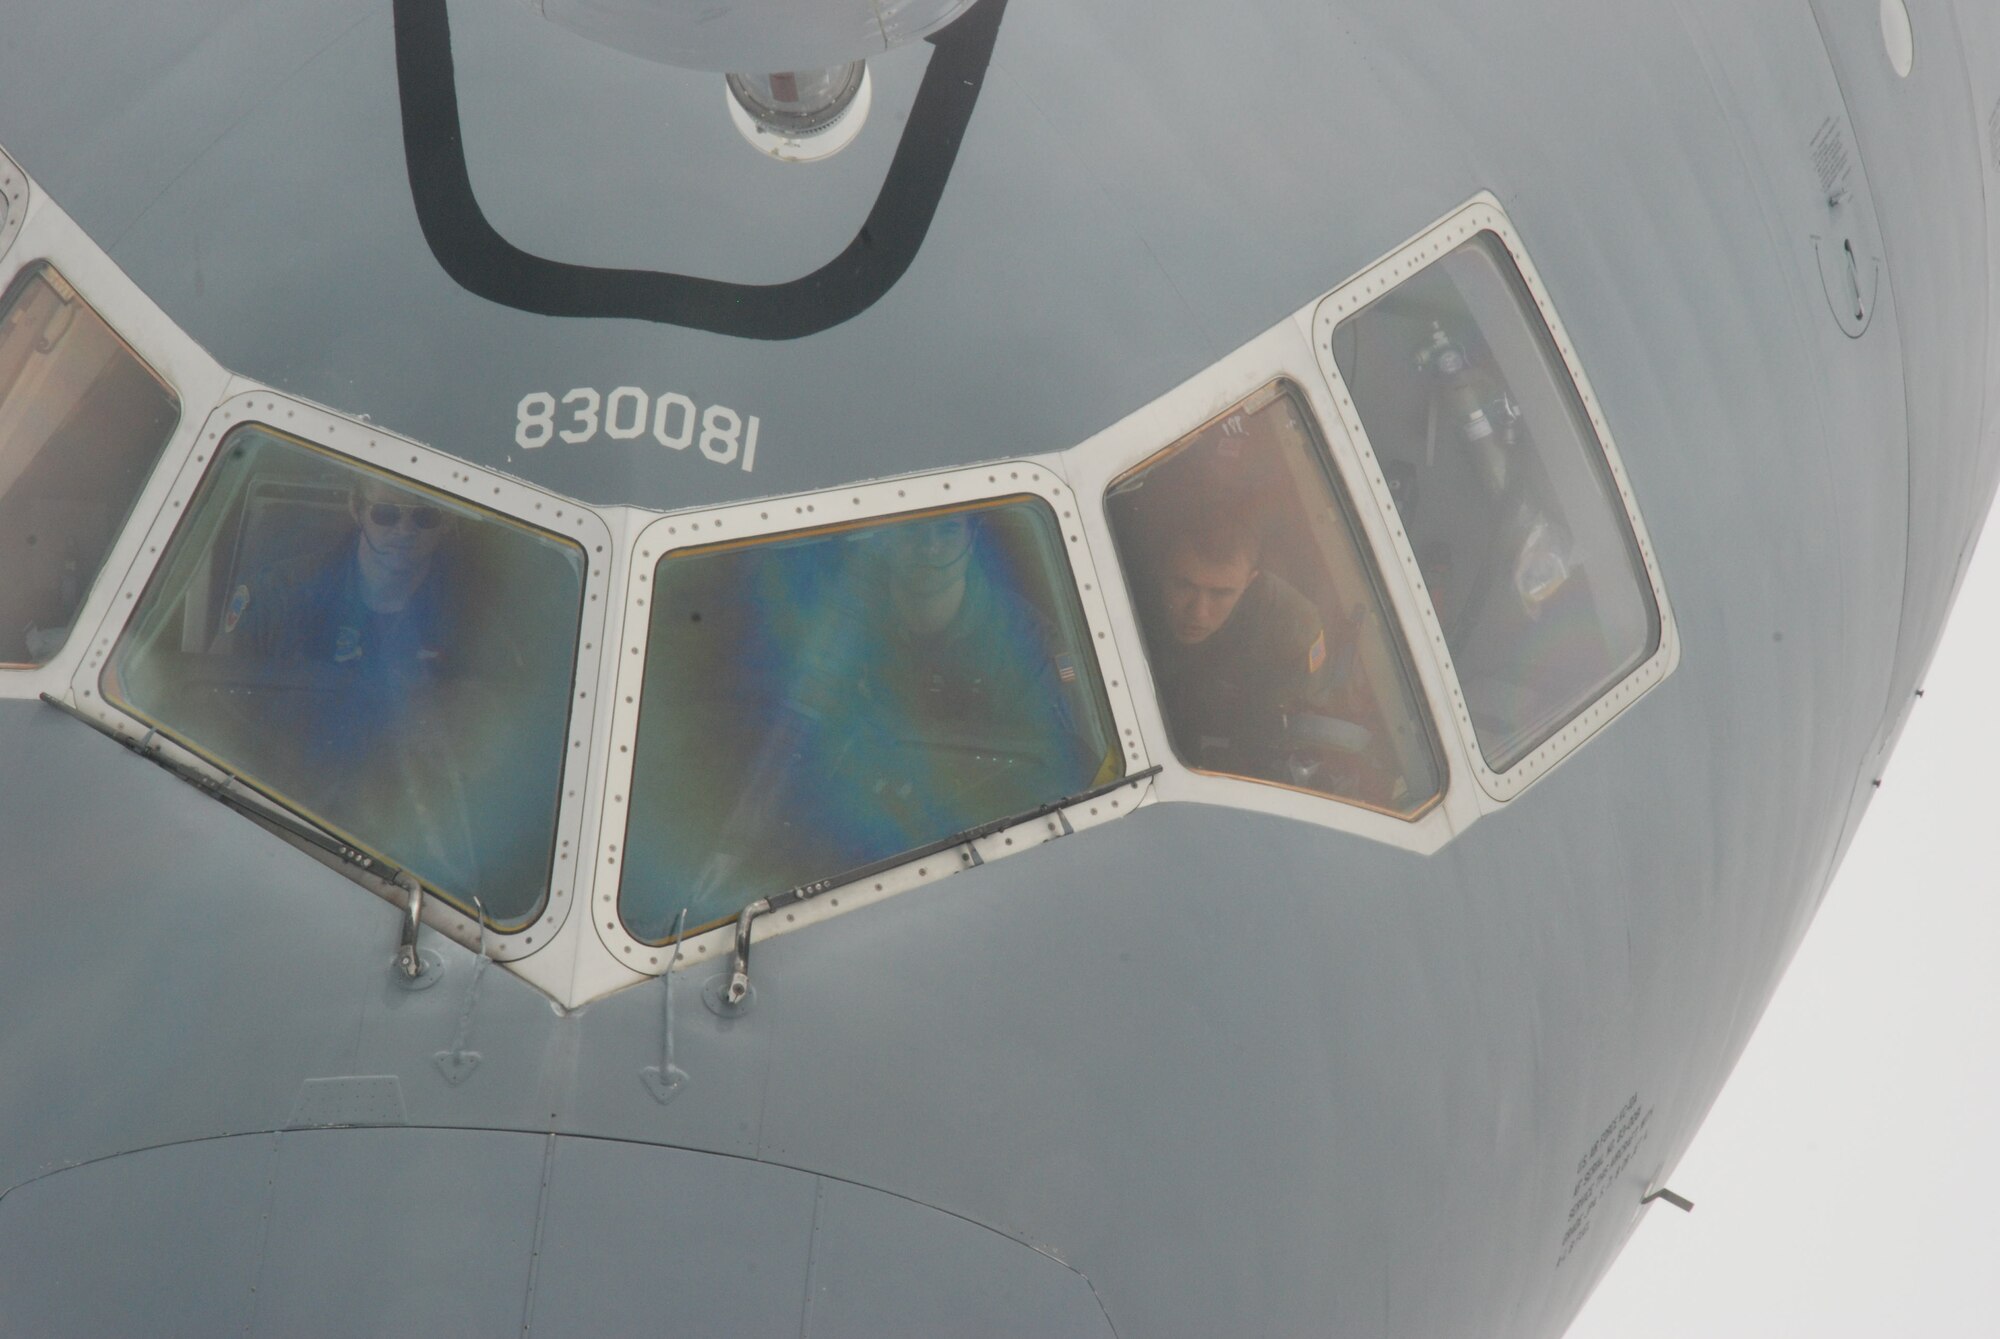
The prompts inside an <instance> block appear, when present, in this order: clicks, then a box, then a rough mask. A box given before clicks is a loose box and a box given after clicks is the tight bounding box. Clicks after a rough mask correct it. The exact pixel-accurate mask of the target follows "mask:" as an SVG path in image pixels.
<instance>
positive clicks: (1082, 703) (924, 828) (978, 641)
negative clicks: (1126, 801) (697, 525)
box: [619, 497, 1125, 943]
mask: <svg viewBox="0 0 2000 1339" xmlns="http://www.w3.org/2000/svg"><path fill="white" fill-rule="evenodd" d="M651 575H652V592H651V597H650V598H651V603H652V612H651V625H650V631H649V633H648V641H647V646H646V662H645V663H646V669H645V677H644V685H643V696H642V697H641V699H640V705H639V722H638V731H637V743H636V746H635V750H636V751H635V759H634V768H633V775H632V804H631V810H630V812H631V820H630V824H629V828H628V831H627V834H626V840H625V846H626V851H625V873H624V878H623V882H622V885H621V891H620V894H619V909H620V913H621V915H622V917H623V920H624V923H625V928H626V930H627V931H628V932H629V933H630V934H631V935H632V936H633V937H634V938H636V939H640V940H643V941H647V942H651V943H660V942H663V941H664V940H665V939H667V938H668V937H669V936H670V935H671V934H672V932H673V929H674V925H675V922H676V920H677V919H678V917H679V914H680V912H681V911H682V910H685V911H686V912H687V919H686V925H687V929H688V931H689V932H690V933H692V932H694V931H696V930H698V929H701V928H704V927H706V926H709V925H712V924H715V923H717V922H719V921H722V920H725V919H727V918H729V917H732V916H734V915H735V914H736V913H737V912H738V911H739V910H740V909H741V908H742V907H744V906H745V905H747V904H748V903H750V902H752V901H754V900H756V899H758V898H760V897H766V896H770V895H774V894H777V893H781V892H784V891H786V890H788V889H791V888H794V887H798V886H800V885H803V884H806V883H809V882H813V881H816V880H819V879H825V878H830V877H834V876H838V875H841V874H844V873H847V872H848V871H851V870H854V869H856V868H859V867H861V866H864V865H867V864H870V863H873V862H877V861H880V860H883V859H887V858H891V857H894V856H896V855H898V854H900V853H903V852H908V851H914V850H916V849H918V848H920V847H922V846H924V845H926V844H928V843H931V842H935V841H939V840H942V839H945V838H948V837H950V836H952V835H954V834H956V833H960V832H963V831H966V830H967V829H969V828H971V827H973V826H975V825H978V824H981V823H985V822H990V821H993V820H997V819H1004V818H1007V817H1009V816H1012V815H1015V814H1022V813H1026V812H1027V811H1030V810H1032V809H1034V808H1036V807H1037V806H1039V805H1043V804H1047V803H1050V802H1052V801H1056V800H1060V799H1063V798H1065V797H1068V796H1070V795H1074V794H1077V793H1078V792H1081V791H1084V790H1086V789H1088V788H1090V787H1091V786H1093V785H1096V784H1102V783H1104V782H1107V781H1111V780H1115V779H1116V778H1118V777H1120V776H1122V775H1124V769H1125V760H1124V757H1123V753H1122V751H1121V749H1120V747H1119V744H1118V737H1117V730H1116V728H1115V726H1114V725H1113V721H1112V716H1111V709H1110V705H1109V703H1108V701H1107V699H1106V696H1105V691H1104V687H1103V684H1102V682H1101V681H1100V679H1099V673H1098V668H1097V664H1096V660H1095V657H1094V656H1093V655H1092V654H1091V652H1090V633H1089V632H1088V630H1087V626H1086V624H1085V621H1084V614H1083V610H1082V608H1081V606H1080V604H1079V602H1078V596H1077V592H1076V588H1075V584H1074V581H1073V580H1072V578H1071V577H1070V575H1069V569H1068V564H1067V563H1066V562H1065V560H1064V554H1063V536H1062V532H1061V530H1060V528H1059V524H1058V522H1057V520H1056V517H1055V515H1054V513H1053V511H1052V510H1051V509H1050V507H1049V505H1048V504H1047V503H1046V502H1044V501H1042V500H1040V499H1039V498H1032V497H1011V498H1003V499H1000V500H997V501H989V502H982V503H979V504H976V505H972V506H963V507H953V508H945V509H935V510H929V511H923V512H916V513H910V514H907V515H903V516H898V517H893V518H890V519H886V520H878V521H871V522H868V523H865V524H858V525H850V526H841V527H832V528H826V529H818V530H810V531H804V532H796V533H791V534H785V535H779V536H775V537H771V538H764V539H757V540H753V541H748V542H743V543H733V544H723V545H715V546H711V547H707V548H693V549H681V550H676V551H674V552H670V553H668V554H667V555H666V556H665V557H664V558H663V559H661V560H660V562H659V564H658V565H657V567H655V568H654V570H653V572H652V574H651ZM642 579H643V578H642Z"/></svg>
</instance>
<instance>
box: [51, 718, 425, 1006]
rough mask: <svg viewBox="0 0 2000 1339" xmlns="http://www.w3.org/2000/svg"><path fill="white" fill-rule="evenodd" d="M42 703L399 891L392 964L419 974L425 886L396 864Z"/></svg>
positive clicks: (230, 775)
mask: <svg viewBox="0 0 2000 1339" xmlns="http://www.w3.org/2000/svg"><path fill="white" fill-rule="evenodd" d="M41 698H42V701H44V702H46V703H48V704H49V705H50V706H52V707H54V708H55V709H56V710H57V711H60V712H62V713H63V714H64V715H66V716H71V717H74V718H75V719H77V720H79V721H82V722H83V723H84V724H85V725H87V726H89V727H90V728H91V729H93V730H95V731H97V733H99V734H101V735H103V736H104V737H105V738H106V739H110V740H114V741H116V742H117V743H119V744H122V745H124V746H125V747H126V748H127V749H129V750H131V751H132V752H133V753H136V754H138V755H139V756H140V757H141V758H144V759H146V760H147V761H148V762H150V763H153V764H154V765H155V766H157V767H160V768H162V769H163V770H165V771H166V772H168V773H169V774H171V775H173V776H176V777H179V778H180V779H181V780H182V781H185V782H187V783H188V784H189V785H190V786H193V787H194V788H195V789H196V790H198V791H200V792H201V793H202V794H204V795H207V796H208V797H210V798H211V799H215V800H220V801H221V802H222V803H223V804H225V805H227V806H229V807H230V808H231V809H234V810H235V811H236V812H237V813H239V814H242V815H243V816H244V817H245V818H248V819H251V820H253V821H255V822H259V823H265V824H268V825H269V826H271V827H274V828H277V829H278V830H279V831H281V832H283V833H284V834H285V835H287V836H289V837H292V838H294V839H296V840H298V841H301V842H304V843H305V844H306V845H308V846H311V847H313V848H314V849H315V850H319V851H324V852H325V853H326V854H327V855H329V856H332V857H333V858H334V859H335V860H338V861H340V862H341V863H342V864H343V865H347V866H349V867H351V868H354V869H358V870H360V871H362V872H363V873H364V874H368V875H370V876H372V877H374V878H377V879H380V880H381V881H382V882H384V883H387V884H390V885H392V886H394V887H396V888H398V889H400V890H402V892H403V895H404V918H403V929H402V935H401V938H400V940H399V941H398V944H397V948H396V965H397V967H398V969H400V970H401V971H402V973H403V975H404V976H405V977H407V978H409V979H411V980H415V979H416V978H417V977H419V976H422V975H423V972H424V963H423V959H422V957H421V956H420V955H419V954H418V952H417V926H418V925H419V924H420V923H421V922H422V919H423V908H424V886H423V884H422V883H420V882H418V880H417V878H416V876H415V875H413V874H411V873H410V872H409V871H408V870H406V869H403V868H402V867H400V866H398V865H394V864H391V863H390V862H389V861H387V860H383V859H382V858H380V857H379V856H374V855H370V854H369V853H368V852H366V851H364V850H362V849H361V848H359V847H357V846H354V845H352V844H350V843H349V842H347V841H345V840H344V839H342V838H341V836H340V834H338V833H336V832H334V831H333V830H332V829H330V828H327V827H324V826H322V825H320V824H318V823H315V822H313V821H312V820H311V819H308V818H305V817H302V816H301V815H299V814H295V813H293V812H292V811H291V810H289V809H286V808H283V807H282V806H280V805H279V804H278V803H277V802H276V801H273V800H269V799H266V798H265V797H264V796H263V795H262V794H260V793H258V792H257V791H254V790H251V789H249V788H247V787H246V788H244V789H242V790H239V789H237V781H238V778H237V776H236V774H235V773H234V772H231V771H229V770H228V769H227V768H220V767H219V768H217V769H216V770H217V771H220V772H221V773H222V775H223V777H224V778H225V779H224V780H221V781H217V780H215V779H214V778H212V777H210V776H208V775H207V774H205V773H203V772H200V771H197V770H196V769H195V768H192V767H189V766H188V765H186V764H185V763H181V762H176V761H175V760H174V759H172V758H169V757H167V756H166V755H165V754H163V753H161V752H160V751H159V750H158V749H157V748H149V747H148V746H147V741H149V740H151V739H152V737H153V735H154V733H156V732H155V731H151V730H149V731H147V732H146V734H145V736H144V737H142V738H139V739H133V738H132V737H131V736H129V735H125V734H122V733H120V732H119V731H117V730H113V729H112V728H111V727H110V726H108V725H106V724H104V723H103V722H102V721H100V720H97V719H96V718H95V717H92V716H88V715H86V714H84V713H83V712H81V711H78V710H77V709H76V708H75V707H73V706H71V705H70V704H69V703H67V702H64V701H63V700H62V699H61V698H58V697H52V696H50V695H49V694H47V693H43V694H42V695H41Z"/></svg>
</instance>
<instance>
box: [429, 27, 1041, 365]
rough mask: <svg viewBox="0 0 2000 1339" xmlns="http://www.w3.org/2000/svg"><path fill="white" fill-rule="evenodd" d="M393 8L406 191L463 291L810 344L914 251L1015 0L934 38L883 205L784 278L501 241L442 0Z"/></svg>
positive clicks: (876, 292)
mask: <svg viewBox="0 0 2000 1339" xmlns="http://www.w3.org/2000/svg"><path fill="white" fill-rule="evenodd" d="M395 6H396V9H395V14H396V79H397V84H398V86H399V91H400V95H401V100H402V110H403V153H404V157H405V160H406V162H407V164H408V166H409V174H410V194H411V196H412V198H413V199H414V200H415V203H416V207H417V221H418V223H419V224H420V225H421V226H422V228H423V232H424V240H425V241H426V242H428V243H429V244H430V248H431V254H432V255H434V256H436V257H437V262H438V264H439V265H441V266H443V267H444V271H445V273H447V274H449V275H450V276H451V277H452V278H453V279H454V280H456V281H457V282H458V283H459V284H460V285H461V286H462V287H464V288H466V289H467V290H469V291H471V292H473V293H476V294H478V295H479V296H480V297H483V298H487V299H489V300H491V301H493V302H497V303H500V304H502V305H504V306H508V307H516V308H519V309H520V310H522V311H530V312H537V313H539V314H541V315H544V316H590V317H625V318H629V319H632V320H640V321H658V322H663V323H666V324H670V325H680V326H687V327H688V328H690V329H694V330H707V331H712V332H714V333H716V334H719V335H738V336H741V337H742V338H745V339H801V338H803V337H805V336H807V335H813V334H818V333H819V332H820V331H822V330H827V329H830V328H831V327H833V326H836V325H839V324H840V323H841V322H843V321H847V320H850V319H852V318H853V317H855V316H857V315H859V314H860V313H861V312H863V311H865V310H867V309H868V308H869V307H870V306H872V305H873V304H874V303H875V301H876V300H877V299H878V298H880V297H881V296H882V295H883V294H884V293H887V292H888V291H889V290H890V288H892V287H894V286H895V283H896V281H897V280H898V279H900V278H902V277H903V272H904V271H905V270H907V269H908V268H909V267H910V262H911V261H912V260H914V259H916V255H917V250H918V248H920V247H922V246H923V244H924V236H925V234H926V233H928V232H929V231H930V226H931V219H932V217H933V216H934V215H935V214H936V213H937V207H938V201H939V200H940V199H942V198H943V195H944V185H945V182H946V180H947V179H949V178H950V176H951V169H952V164H953V162H954V161H955V160H956V159H957V157H958V146H959V143H960V142H961V141H962V140H963V139H964V137H965V128H966V125H967V124H968V123H969V122H970V121H971V119H972V109H973V107H974V106H976V105H977V104H978V102H979V91H980V89H981V87H983V85H984V83H985V78H986V67H987V64H988V62H989V61H990V60H991V59H992V56H993V44H994V41H995V39H996V38H997V37H998V36H999V32H1000V18H1001V15H1002V14H1003V13H1005V12H1006V8H1007V0H981V2H980V3H978V4H975V5H973V6H972V8H971V9H969V10H967V11H966V12H965V13H964V14H962V15H961V16H959V17H958V18H957V19H955V20H954V21H953V22H952V23H951V24H950V25H949V26H947V27H946V28H944V29H943V30H941V31H939V32H936V33H933V34H932V35H931V36H929V37H927V38H925V39H924V40H925V41H927V42H929V43H930V44H931V45H932V46H933V47H934V48H935V50H934V51H933V52H932V54H931V59H930V64H929V66H928V67H926V69H925V70H924V78H923V83H922V84H921V85H920V86H919V87H918V89H917V97H916V101H915V103H914V104H912V106H911V108H910V118H909V122H908V124H907V126H906V127H905V128H904V131H903V138H902V140H901V142H900V143H898V144H897V146H896V156H895V157H894V159H892V160H891V161H890V164H889V171H888V174H887V175H886V176H885V177H884V178H883V180H882V190H881V192H880V193H879V194H878V195H877V196H876V197H875V206H874V208H872V209H871V210H869V211H868V218H867V220H866V221H864V222H863V223H862V225H861V230H860V231H859V232H857V233H856V234H855V235H854V240H853V241H851V242H849V243H848V244H847V248H846V249H845V250H843V251H842V252H841V253H840V254H839V255H838V256H835V257H834V258H833V259H832V260H830V261H828V262H827V263H826V264H825V265H822V266H820V267H819V268H818V269H817V270H814V271H813V272H812V273H811V274H808V275H804V276H802V277H800V278H797V279H793V280H790V281H788V282H786V283H782V284H737V283H728V282H725V281H723V280H719V279H703V278H701V277H699V276H696V275H687V274H667V273H663V272H661V271H657V270H615V269H602V268H598V267H595V266H589V265H570V264H566V263H564V262H562V261H557V260H549V259H547V258H545V257H542V256H536V255H531V254H530V253H528V252H526V251H523V250H521V249H520V248H519V247H517V246H515V245H514V244H513V243H511V242H509V241H508V240H507V239H506V238H504V237H502V236H501V235H500V234H499V233H498V232H497V231H495V230H494V228H493V225H492V224H491V223H489V222H488V221H487V219H486V214H485V211H483V210H482V209H480V207H479V200H478V197H477V196H475V195H474V193H473V190H472V176H471V173H470V171H469V170H468V169H467V167H466V164H465V145H464V141H463V138H462V136H461V133H460V125H459V119H458V83H457V76H456V74H455V72H454V70H453V66H452V58H451V20H450V16H449V14H448V13H447V11H446V0H395Z"/></svg>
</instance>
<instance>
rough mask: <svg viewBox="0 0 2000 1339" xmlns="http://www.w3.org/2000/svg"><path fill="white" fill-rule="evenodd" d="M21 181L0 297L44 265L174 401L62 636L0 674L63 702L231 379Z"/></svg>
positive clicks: (3, 693) (0, 269)
mask: <svg viewBox="0 0 2000 1339" xmlns="http://www.w3.org/2000/svg"><path fill="white" fill-rule="evenodd" d="M11 167H12V160H11V159H9V160H7V161H6V163H5V164H4V165H0V173H4V172H6V171H7V170H9V169H10V168H11ZM12 170H13V171H15V172H17V173H18V172H19V169H18V168H12ZM20 180H21V190H22V192H23V195H24V198H25V199H26V200H27V208H26V210H25V211H24V213H25V217H22V218H19V219H16V218H15V217H14V216H13V211H12V210H10V211H9V222H8V228H9V230H10V231H11V232H12V233H13V244H12V246H11V249H7V250H5V252H4V254H0V293H4V292H6V291H7V290H8V289H10V288H11V287H12V286H13V284H14V281H15V280H16V279H17V278H19V277H20V275H21V272H22V271H24V270H27V269H31V268H33V267H34V266H36V265H39V264H43V263H46V264H47V265H49V267H50V268H52V269H53V270H55V271H56V273H58V274H60V275H61V276H62V277H63V281H64V282H65V283H67V284H68V285H69V286H70V287H71V288H72V289H74V290H75V291H76V294H77V296H78V297H80V298H82V299H83V300H84V301H85V302H87V303H89V304H90V306H91V309H92V310H93V311H95V312H96V313H97V315H98V316H99V318H100V319H102V320H103V321H104V323H105V324H106V325H107V326H109V327H110V328H111V331H112V332H113V333H114V334H116V335H117V336H118V337H119V338H120V339H122V340H124V341H125V343H126V344H127V345H129V346H130V347H131V349H132V351H133V352H134V353H135V354H137V355H138V357H139V358H140V360H141V361H142V362H144V363H145V364H146V366H147V367H148V368H149V369H150V370H151V371H152V372H153V374H154V375H156V376H157V377H159V378H160V379H161V380H162V381H164V382H165V383H166V384H167V388H168V389H169V390H171V391H172V392H173V394H174V397H175V399H176V400H178V401H179V405H180V418H179V420H178V421H177V422H176V423H175V424H174V430H173V432H172V434H171V435H169V436H168V438H167V441H166V445H165V446H164V447H163V448H162V449H161V451H160V455H159V459H158V460H157V461H155V462H154V465H153V470H152V473H151V474H149V475H148V476H147V478H146V482H145V483H144V484H142V485H141V486H140V489H139V492H138V494H137V496H136V497H135V498H134V499H133V502H132V510H131V513H130V515H129V516H128V518H127V520H126V522H125V525H124V527H123V529H121V530H120V532H119V535H118V538H117V539H115V540H114V541H113V542H112V545H111V548H110V550H109V551H108V552H106V553H105V555H104V563H103V566H101V567H100V568H99V569H98V571H97V573H96V576H95V577H94V579H93V580H92V582H91V587H90V590H89V591H88V592H87V593H86V594H85V596H84V599H83V603H82V604H81V605H79V606H78V607H77V611H76V617H75V619H74V620H73V622H72V623H71V625H70V628H71V631H70V636H69V640H68V641H66V642H65V643H64V644H63V646H62V649H61V650H59V651H57V652H56V654H55V655H53V656H51V657H50V658H49V659H48V660H47V661H45V662H43V663H42V664H40V665H36V666H28V667H15V668H0V698H35V697H39V696H40V695H41V694H43V693H47V694H49V695H50V696H51V697H58V698H64V699H65V700H68V687H69V683H70V680H71V678H72V676H73V675H74V674H75V673H76V671H77V667H78V666H79V665H81V664H82V663H83V661H84V659H85V657H86V654H87V653H88V650H89V648H90V646H91V644H92V642H91V638H90V636H89V635H88V634H89V631H90V630H91V629H93V628H96V627H98V626H99V625H101V624H102V623H103V622H104V621H105V619H106V618H108V617H110V616H111V615H112V613H113V612H114V608H115V606H116V604H117V603H118V592H119V590H120V589H121V586H122V583H123V582H124V580H125V578H126V575H127V573H128V572H129V571H130V570H131V569H132V568H133V566H134V565H135V564H137V563H139V562H140V560H141V559H142V558H143V557H145V556H146V555H145V547H146V543H147V541H146V538H145V534H146V530H147V528H148V526H147V520H148V518H150V517H152V516H154V515H155V514H156V513H158V512H159V511H160V509H161V508H162V507H164V506H166V504H167V499H168V496H169V494H170V492H171V491H172V489H173V487H174V485H175V481H176V479H177V478H178V477H179V476H180V475H181V474H182V473H183V472H184V470H185V468H186V465H187V461H188V459H189V457H191V456H192V455H194V454H195V444H196V442H197V441H198V440H199V438H200V434H201V425H202V420H203V419H204V418H205V417H206V416H207V414H208V411H209V407H210V406H211V405H213V404H215V403H216V402H217V401H219V400H220V399H222V397H223V395H224V394H225V393H226V391H227V388H228V385H229V373H228V372H227V371H225V370H224V369H223V368H222V366H221V365H220V364H218V363H217V362H216V361H215V360H214V359H213V358H210V357H209V356H208V354H207V352H206V351H204V350H203V349H202V348H201V346H200V345H198V344H196V343H195V342H194V341H193V340H192V339H190V338H188V336H187V335H186V334H184V333H183V332H182V331H181V329H180V327H179V326H177V325H175V324H174V323H173V322H172V321H171V320H169V319H168V318H167V316H166V313H164V312H162V311H161V310H160V309H159V308H158V307H156V306H155V305H153V302H152V300H151V299H150V298H148V297H147V296H146V295H145V294H144V293H142V292H141V291H140V290H139V286H138V285H137V284H135V283H133V282H132V281H131V280H130V279H129V278H127V277H126V275H125V272H124V271H123V270H121V269H119V268H118V266H117V265H116V264H114V263H113V262H112V260H111V258H110V257H109V256H107V255H105V254H104V252H103V251H102V250H101V249H99V247H98V246H97V244H96V243H95V242H93V241H91V240H90V238H89V237H88V236H87V235H86V234H85V233H84V231H83V229H81V228H79V227H78V226H77V225H76V224H75V222H73V221H72V220H71V219H70V217H69V215H67V214H65V213H64V212H63V211H62V210H61V209H60V208H58V207H57V206H56V205H55V204H54V202H52V201H51V200H50V199H49V198H48V196H47V195H46V194H43V193H41V192H37V191H34V190H33V189H32V188H31V186H30V184H29V183H28V181H27V178H26V177H25V175H23V176H22V177H21V179H20Z"/></svg>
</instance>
